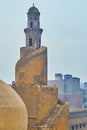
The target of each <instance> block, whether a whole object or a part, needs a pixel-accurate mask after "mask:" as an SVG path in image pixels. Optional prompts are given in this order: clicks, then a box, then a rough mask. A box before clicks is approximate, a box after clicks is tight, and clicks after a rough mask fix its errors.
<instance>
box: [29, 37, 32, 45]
mask: <svg viewBox="0 0 87 130" xmlns="http://www.w3.org/2000/svg"><path fill="white" fill-rule="evenodd" d="M29 46H32V38H29Z"/></svg>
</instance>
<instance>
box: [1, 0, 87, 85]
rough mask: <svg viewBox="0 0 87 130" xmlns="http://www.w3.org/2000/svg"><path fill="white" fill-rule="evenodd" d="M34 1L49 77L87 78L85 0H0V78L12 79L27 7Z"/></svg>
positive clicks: (18, 54) (22, 42) (22, 39)
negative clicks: (58, 75)
mask: <svg viewBox="0 0 87 130" xmlns="http://www.w3.org/2000/svg"><path fill="white" fill-rule="evenodd" d="M33 3H35V6H36V7H37V8H38V9H39V11H40V13H41V16H40V20H41V28H43V29H44V31H43V35H42V45H45V46H47V47H48V77H49V79H54V74H55V73H57V72H60V73H62V74H67V73H68V74H72V75H73V76H76V77H79V78H80V79H81V81H87V0H51V1H47V0H14V1H12V0H7V1H6V0H2V1H1V2H0V78H1V79H3V80H5V81H6V82H8V83H11V81H12V80H14V79H15V64H16V62H17V60H18V59H19V56H20V47H22V46H25V34H24V32H23V29H24V28H26V26H27V15H26V13H27V11H28V9H29V8H30V7H31V6H32V5H33Z"/></svg>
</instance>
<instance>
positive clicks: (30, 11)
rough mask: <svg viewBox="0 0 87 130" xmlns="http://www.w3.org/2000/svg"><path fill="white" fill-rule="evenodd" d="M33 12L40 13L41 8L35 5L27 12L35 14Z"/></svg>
mask: <svg viewBox="0 0 87 130" xmlns="http://www.w3.org/2000/svg"><path fill="white" fill-rule="evenodd" d="M33 13H37V14H40V13H39V10H38V9H37V8H36V7H35V6H34V4H33V6H32V7H31V8H30V9H29V10H28V13H27V14H33Z"/></svg>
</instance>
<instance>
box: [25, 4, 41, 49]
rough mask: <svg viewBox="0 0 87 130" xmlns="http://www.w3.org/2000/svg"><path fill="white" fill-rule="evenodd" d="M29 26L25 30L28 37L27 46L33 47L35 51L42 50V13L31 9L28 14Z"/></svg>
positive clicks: (33, 8) (34, 8)
mask: <svg viewBox="0 0 87 130" xmlns="http://www.w3.org/2000/svg"><path fill="white" fill-rule="evenodd" d="M27 16H28V24H27V28H26V29H24V31H25V35H26V46H29V47H33V48H34V49H38V48H41V34H42V32H43V29H41V28H40V18H39V17H40V13H39V10H38V9H37V8H36V7H34V4H33V7H31V8H30V9H29V10H28V13H27Z"/></svg>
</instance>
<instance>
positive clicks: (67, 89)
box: [48, 73, 83, 108]
mask: <svg viewBox="0 0 87 130" xmlns="http://www.w3.org/2000/svg"><path fill="white" fill-rule="evenodd" d="M48 84H49V85H56V86H57V87H58V94H59V98H60V99H62V100H64V101H67V102H69V104H70V107H72V108H74V107H76V108H81V107H83V93H82V92H81V89H80V78H77V77H72V75H70V74H66V75H64V77H63V75H62V74H61V73H56V74H55V80H49V81H48Z"/></svg>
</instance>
